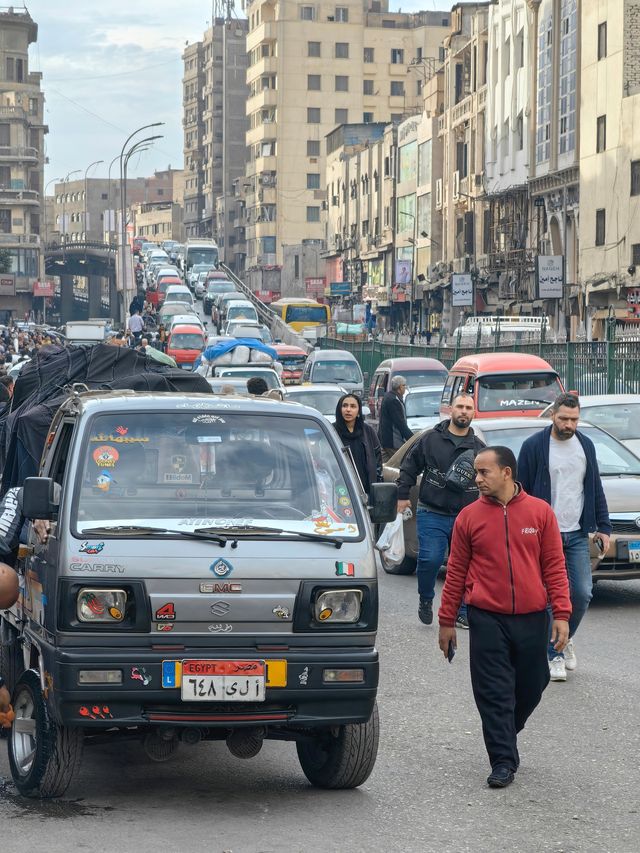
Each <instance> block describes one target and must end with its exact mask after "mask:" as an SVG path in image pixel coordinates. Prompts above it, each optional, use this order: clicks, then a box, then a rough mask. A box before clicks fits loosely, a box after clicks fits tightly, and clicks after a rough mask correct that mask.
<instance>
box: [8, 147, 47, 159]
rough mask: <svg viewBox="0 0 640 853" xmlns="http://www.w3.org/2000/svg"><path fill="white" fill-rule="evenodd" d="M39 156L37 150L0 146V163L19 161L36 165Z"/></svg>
mask: <svg viewBox="0 0 640 853" xmlns="http://www.w3.org/2000/svg"><path fill="white" fill-rule="evenodd" d="M39 159H40V154H39V153H38V149H37V148H12V147H10V146H0V161H6V160H20V161H22V162H29V163H37V162H38V160H39Z"/></svg>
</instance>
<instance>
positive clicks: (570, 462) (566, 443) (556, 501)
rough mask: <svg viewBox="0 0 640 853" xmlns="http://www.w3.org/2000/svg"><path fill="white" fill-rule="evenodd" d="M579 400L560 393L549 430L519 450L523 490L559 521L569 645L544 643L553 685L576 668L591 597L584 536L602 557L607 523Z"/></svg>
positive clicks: (604, 502)
mask: <svg viewBox="0 0 640 853" xmlns="http://www.w3.org/2000/svg"><path fill="white" fill-rule="evenodd" d="M579 419H580V401H579V399H578V397H577V396H576V395H575V394H560V396H559V397H557V398H556V401H555V402H554V404H553V415H552V422H551V426H549V427H547V428H546V429H543V430H539V431H538V432H536V434H535V435H532V436H531V437H530V438H528V439H527V440H526V441H525V442H524V444H523V445H522V448H521V450H520V456H519V457H518V470H519V472H520V481H521V482H522V486H523V488H524V490H525V491H526V492H528V493H529V494H530V495H534V496H535V497H537V498H542V500H543V501H546V502H547V503H548V504H551V507H552V508H553V511H554V512H555V514H556V518H557V519H558V525H559V527H560V533H561V535H562V547H563V549H564V556H565V560H566V563H567V573H568V575H569V586H570V588H571V606H572V608H573V610H572V613H571V621H570V622H569V642H568V644H567V647H566V649H565V650H564V652H558V651H557V650H555V649H554V648H553V646H552V645H551V644H550V645H549V669H550V671H551V680H552V681H566V680H567V670H568V669H569V670H573V669H575V668H576V666H577V659H576V654H575V648H574V643H573V636H574V634H575V633H576V631H577V630H578V626H579V624H580V622H581V621H582V618H583V616H584V615H585V613H586V612H587V609H588V607H589V602H590V601H591V595H592V588H593V584H592V580H591V558H590V554H589V534H590V533H595V534H596V544H599V547H600V550H601V552H602V553H603V554H606V552H607V550H608V548H609V536H610V535H611V522H610V521H609V510H608V507H607V499H606V497H605V494H604V491H603V488H602V481H601V480H600V471H599V470H598V461H597V459H596V449H595V447H594V446H593V442H592V441H591V439H590V438H588V437H587V436H586V435H584V434H583V433H581V432H580V430H579V429H578V421H579Z"/></svg>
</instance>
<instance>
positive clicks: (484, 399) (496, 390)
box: [478, 373, 562, 412]
mask: <svg viewBox="0 0 640 853" xmlns="http://www.w3.org/2000/svg"><path fill="white" fill-rule="evenodd" d="M561 393H562V386H561V385H560V380H559V379H558V377H557V376H556V374H555V373H516V374H512V375H508V374H503V373H500V374H496V375H495V376H482V377H480V379H479V380H478V409H479V410H480V411H482V412H508V411H509V409H532V410H536V409H546V407H547V406H548V405H549V403H553V401H554V400H555V398H556V397H557V396H558V394H561Z"/></svg>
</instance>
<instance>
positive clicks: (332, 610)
mask: <svg viewBox="0 0 640 853" xmlns="http://www.w3.org/2000/svg"><path fill="white" fill-rule="evenodd" d="M361 607H362V590H361V589H328V590H325V591H324V592H321V593H320V594H319V595H318V597H317V598H316V600H315V604H314V616H315V620H316V622H320V623H325V622H328V623H332V624H334V623H336V622H348V623H354V622H357V621H358V620H359V619H360V609H361Z"/></svg>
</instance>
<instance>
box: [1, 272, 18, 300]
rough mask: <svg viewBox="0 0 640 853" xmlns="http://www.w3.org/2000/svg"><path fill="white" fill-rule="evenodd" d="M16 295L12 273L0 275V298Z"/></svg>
mask: <svg viewBox="0 0 640 853" xmlns="http://www.w3.org/2000/svg"><path fill="white" fill-rule="evenodd" d="M15 295H16V277H15V275H14V273H11V272H3V273H0V296H15Z"/></svg>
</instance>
